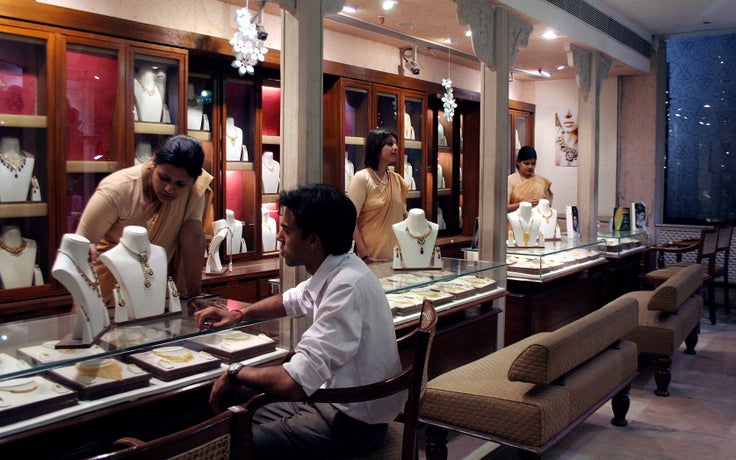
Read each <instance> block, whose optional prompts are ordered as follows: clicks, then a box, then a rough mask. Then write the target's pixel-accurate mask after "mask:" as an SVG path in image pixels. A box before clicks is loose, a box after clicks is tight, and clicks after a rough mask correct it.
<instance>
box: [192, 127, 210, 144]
mask: <svg viewBox="0 0 736 460" xmlns="http://www.w3.org/2000/svg"><path fill="white" fill-rule="evenodd" d="M187 134H188V135H189V136H191V137H193V138H195V139H197V140H198V141H200V142H212V133H211V132H209V131H199V130H189V131H187Z"/></svg>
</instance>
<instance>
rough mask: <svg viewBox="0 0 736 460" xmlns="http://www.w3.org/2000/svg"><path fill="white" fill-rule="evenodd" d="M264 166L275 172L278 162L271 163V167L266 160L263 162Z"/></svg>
mask: <svg viewBox="0 0 736 460" xmlns="http://www.w3.org/2000/svg"><path fill="white" fill-rule="evenodd" d="M263 166H265V167H266V170H268V172H273V171H274V169H276V163H271V167H270V168H269V167H268V165H267V164H266V162H265V161H264V162H263Z"/></svg>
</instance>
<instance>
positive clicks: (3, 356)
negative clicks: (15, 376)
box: [0, 353, 31, 375]
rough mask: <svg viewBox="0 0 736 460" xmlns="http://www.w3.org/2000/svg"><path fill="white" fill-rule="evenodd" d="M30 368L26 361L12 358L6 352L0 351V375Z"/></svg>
mask: <svg viewBox="0 0 736 460" xmlns="http://www.w3.org/2000/svg"><path fill="white" fill-rule="evenodd" d="M30 368H31V366H30V364H28V363H27V362H25V361H21V360H19V359H16V358H13V357H12V356H10V355H9V354H7V353H0V375H5V374H12V373H13V372H18V371H22V370H25V369H30Z"/></svg>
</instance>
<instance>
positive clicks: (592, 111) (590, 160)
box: [566, 44, 611, 239]
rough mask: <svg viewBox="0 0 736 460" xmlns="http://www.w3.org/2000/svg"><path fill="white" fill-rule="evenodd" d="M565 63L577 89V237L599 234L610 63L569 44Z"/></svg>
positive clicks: (599, 55)
mask: <svg viewBox="0 0 736 460" xmlns="http://www.w3.org/2000/svg"><path fill="white" fill-rule="evenodd" d="M566 49H567V61H568V62H567V63H568V65H569V66H570V67H573V68H574V69H575V82H576V83H577V86H578V93H579V96H581V97H578V114H579V115H578V197H577V206H578V212H579V217H580V220H579V222H580V234H581V237H582V238H584V239H591V238H595V237H596V236H597V234H598V165H599V163H600V161H599V157H600V149H599V147H600V94H601V86H602V84H603V80H605V79H606V78H608V70H609V69H610V68H611V60H610V59H608V58H607V57H605V56H603V55H602V54H600V53H599V52H590V51H587V50H585V49H583V48H580V47H578V46H575V45H573V44H568V45H567V46H566Z"/></svg>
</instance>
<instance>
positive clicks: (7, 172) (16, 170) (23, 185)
mask: <svg viewBox="0 0 736 460" xmlns="http://www.w3.org/2000/svg"><path fill="white" fill-rule="evenodd" d="M34 163H35V158H34V157H33V155H31V154H30V153H28V152H24V151H23V150H21V148H20V140H19V139H18V138H17V137H3V138H2V139H0V203H8V202H11V201H27V200H28V190H29V189H30V186H31V176H33V165H34Z"/></svg>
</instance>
